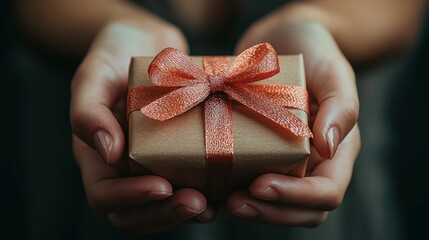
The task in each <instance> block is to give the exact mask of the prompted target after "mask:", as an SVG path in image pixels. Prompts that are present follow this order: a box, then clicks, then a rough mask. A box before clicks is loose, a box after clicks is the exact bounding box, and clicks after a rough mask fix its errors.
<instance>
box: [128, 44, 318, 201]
mask: <svg viewBox="0 0 429 240" xmlns="http://www.w3.org/2000/svg"><path fill="white" fill-rule="evenodd" d="M203 66H204V70H203V69H202V68H201V67H200V66H198V65H197V64H196V63H195V62H194V61H193V60H192V59H191V58H190V57H189V56H188V55H186V54H185V53H183V52H181V51H180V50H177V49H174V48H166V49H164V50H163V51H161V52H160V53H159V54H158V55H157V56H156V57H155V58H154V59H153V61H152V63H151V64H150V66H149V70H148V72H149V79H150V81H151V82H152V83H153V84H154V85H156V86H143V87H136V88H133V89H130V90H129V93H128V114H129V113H130V112H132V111H136V110H140V111H141V112H142V113H143V114H144V115H146V116H147V117H149V118H153V119H156V120H160V121H164V120H167V119H170V118H173V117H175V116H178V115H180V114H182V113H184V112H186V111H188V110H189V109H191V108H193V107H194V106H196V105H198V104H199V103H201V102H203V101H204V102H205V103H204V114H205V146H206V163H207V164H206V166H207V174H206V175H207V186H208V190H209V192H208V193H207V195H208V196H209V198H219V197H220V196H224V195H225V194H226V193H227V192H226V191H227V189H228V186H229V183H230V179H231V178H230V174H231V170H232V166H233V159H234V153H233V133H232V112H231V111H232V110H231V101H230V99H233V100H236V101H238V102H240V103H241V104H243V105H245V106H247V107H249V108H251V109H252V110H254V111H256V112H258V113H259V114H261V115H263V116H265V117H266V118H268V119H270V120H272V121H273V122H275V123H277V124H278V125H280V126H282V127H283V128H285V129H287V130H289V131H290V132H291V133H293V134H294V135H296V136H300V137H312V136H313V135H312V133H311V130H310V129H309V128H308V126H307V125H306V124H305V123H303V122H302V121H301V120H300V119H299V118H298V117H296V116H295V115H294V114H293V113H291V112H290V111H289V110H288V109H287V108H296V109H301V110H304V111H306V112H307V114H308V112H309V111H308V93H307V91H306V89H305V88H303V87H301V86H286V85H255V84H249V83H252V82H256V81H260V80H263V79H266V78H269V77H271V76H273V75H275V74H277V73H278V72H279V71H280V67H279V62H278V57H277V53H276V52H275V50H274V48H273V47H272V46H271V45H270V44H268V43H261V44H258V45H256V46H253V47H251V48H249V49H247V50H245V51H244V52H242V53H241V54H240V55H238V56H237V58H236V59H235V61H234V62H233V63H232V64H229V63H228V58H227V57H226V56H209V57H203Z"/></svg>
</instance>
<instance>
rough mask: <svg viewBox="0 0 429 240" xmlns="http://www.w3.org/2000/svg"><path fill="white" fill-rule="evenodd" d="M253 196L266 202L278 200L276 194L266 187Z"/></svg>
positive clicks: (273, 190)
mask: <svg viewBox="0 0 429 240" xmlns="http://www.w3.org/2000/svg"><path fill="white" fill-rule="evenodd" d="M255 195H256V197H257V198H260V199H262V200H267V201H276V200H277V199H279V194H278V192H277V191H276V190H275V189H273V188H272V187H267V188H265V189H264V190H262V191H257V192H256V194H255Z"/></svg>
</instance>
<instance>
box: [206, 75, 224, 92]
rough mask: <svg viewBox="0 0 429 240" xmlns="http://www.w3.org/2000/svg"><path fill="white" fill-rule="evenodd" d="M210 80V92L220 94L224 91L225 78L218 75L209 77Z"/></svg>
mask: <svg viewBox="0 0 429 240" xmlns="http://www.w3.org/2000/svg"><path fill="white" fill-rule="evenodd" d="M208 80H209V82H210V92H211V93H215V92H220V91H223V86H224V81H225V80H224V77H222V76H217V75H209V76H208Z"/></svg>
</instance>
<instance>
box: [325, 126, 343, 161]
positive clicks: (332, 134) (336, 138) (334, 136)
mask: <svg viewBox="0 0 429 240" xmlns="http://www.w3.org/2000/svg"><path fill="white" fill-rule="evenodd" d="M326 139H327V140H328V150H329V159H332V158H334V155H335V152H336V151H337V148H338V144H339V142H340V132H339V131H338V129H337V128H335V127H332V128H330V129H329V130H328V132H327V133H326Z"/></svg>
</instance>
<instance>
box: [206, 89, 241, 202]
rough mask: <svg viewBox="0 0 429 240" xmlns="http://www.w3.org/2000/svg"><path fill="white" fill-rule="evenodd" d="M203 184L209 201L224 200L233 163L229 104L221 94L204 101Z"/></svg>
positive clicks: (229, 185)
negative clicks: (204, 182) (204, 156)
mask: <svg viewBox="0 0 429 240" xmlns="http://www.w3.org/2000/svg"><path fill="white" fill-rule="evenodd" d="M204 114H205V145H206V184H207V189H208V192H207V195H208V197H209V199H214V200H221V199H224V198H225V197H226V196H227V194H228V193H229V191H230V188H231V176H232V167H233V161H234V150H233V133H232V109H231V101H230V100H229V99H228V98H227V97H226V96H225V94H223V93H217V94H212V95H210V96H209V97H208V99H207V100H206V101H205V106H204Z"/></svg>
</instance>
